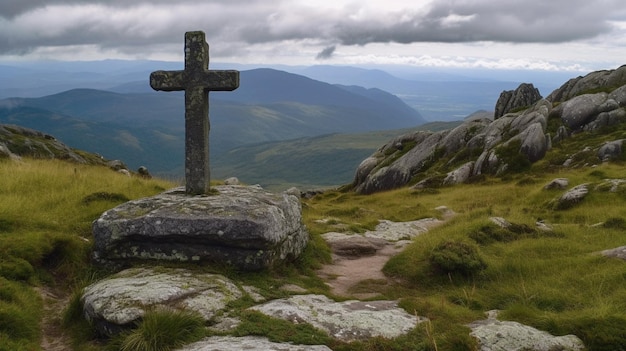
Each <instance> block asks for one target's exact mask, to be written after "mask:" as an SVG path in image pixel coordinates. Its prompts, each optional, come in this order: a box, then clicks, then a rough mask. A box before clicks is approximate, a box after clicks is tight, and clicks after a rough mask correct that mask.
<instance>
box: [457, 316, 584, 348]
mask: <svg viewBox="0 0 626 351" xmlns="http://www.w3.org/2000/svg"><path fill="white" fill-rule="evenodd" d="M469 327H470V328H471V329H472V332H471V333H470V335H471V336H473V337H474V338H476V339H477V341H478V345H479V350H480V351H526V350H533V351H553V350H562V351H578V350H584V349H585V345H584V344H583V342H582V341H581V340H580V339H579V338H578V337H576V336H575V335H565V336H554V335H551V334H549V333H547V332H544V331H541V330H538V329H535V328H533V327H530V326H527V325H523V324H520V323H517V322H510V321H499V320H497V319H495V318H488V319H486V320H481V321H476V322H473V323H471V324H470V325H469Z"/></svg>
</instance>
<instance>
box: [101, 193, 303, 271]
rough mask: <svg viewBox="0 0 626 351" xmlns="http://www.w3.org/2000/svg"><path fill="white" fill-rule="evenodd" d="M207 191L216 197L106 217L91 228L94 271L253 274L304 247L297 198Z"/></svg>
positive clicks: (126, 208) (129, 206)
mask: <svg viewBox="0 0 626 351" xmlns="http://www.w3.org/2000/svg"><path fill="white" fill-rule="evenodd" d="M212 189H213V190H214V191H215V192H216V194H214V195H208V196H203V195H199V196H188V195H186V194H185V193H184V191H183V189H174V190H171V191H168V192H165V193H162V194H159V195H156V196H153V197H149V198H144V199H139V200H134V201H129V202H127V203H124V204H122V205H119V206H117V207H115V208H113V209H111V210H108V211H106V212H105V213H103V214H102V216H101V217H100V218H99V219H98V220H96V221H94V223H93V235H94V250H93V258H94V261H95V263H97V264H100V265H111V266H113V267H124V266H126V265H127V264H128V262H130V261H133V260H148V261H150V260H152V261H154V260H167V261H179V262H197V263H207V262H209V263H218V264H226V265H230V266H233V267H235V268H237V269H241V270H248V271H255V270H261V269H264V268H267V267H269V266H271V265H273V264H274V263H276V262H279V261H284V260H288V259H293V258H296V257H298V256H299V255H300V253H301V252H302V251H303V250H304V248H305V247H306V245H307V242H308V238H309V237H308V233H307V231H306V229H305V227H304V225H303V223H302V215H301V204H300V200H299V199H298V198H297V197H296V196H293V195H288V194H285V193H283V194H274V193H269V192H266V191H264V190H263V189H261V188H260V187H256V186H252V187H246V186H235V185H230V186H229V185H223V186H217V187H213V188H212Z"/></svg>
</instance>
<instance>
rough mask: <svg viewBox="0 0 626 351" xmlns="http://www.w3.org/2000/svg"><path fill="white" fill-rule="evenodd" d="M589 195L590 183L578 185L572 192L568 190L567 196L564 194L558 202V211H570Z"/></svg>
mask: <svg viewBox="0 0 626 351" xmlns="http://www.w3.org/2000/svg"><path fill="white" fill-rule="evenodd" d="M588 193H589V183H585V184H580V185H577V186H575V187H573V188H571V189H570V190H568V191H567V192H566V193H565V194H563V195H562V196H561V197H560V198H559V199H558V200H557V208H558V209H568V208H570V207H572V206H574V205H576V204H577V203H579V202H581V201H583V199H584V198H585V197H586V196H587V194H588Z"/></svg>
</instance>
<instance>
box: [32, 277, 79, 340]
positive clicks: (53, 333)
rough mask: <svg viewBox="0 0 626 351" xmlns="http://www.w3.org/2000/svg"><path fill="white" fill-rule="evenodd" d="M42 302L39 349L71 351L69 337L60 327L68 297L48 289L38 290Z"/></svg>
mask: <svg viewBox="0 0 626 351" xmlns="http://www.w3.org/2000/svg"><path fill="white" fill-rule="evenodd" d="M37 291H38V292H39V294H40V295H41V298H42V300H43V306H44V307H43V317H42V319H41V336H42V337H41V349H42V350H44V351H72V349H73V348H72V346H71V342H70V338H69V336H67V335H66V334H65V331H64V330H63V328H62V326H61V319H62V318H63V311H64V310H65V308H66V307H67V304H68V302H69V296H68V295H67V294H62V293H59V292H56V291H54V290H53V289H52V288H50V287H42V288H38V289H37Z"/></svg>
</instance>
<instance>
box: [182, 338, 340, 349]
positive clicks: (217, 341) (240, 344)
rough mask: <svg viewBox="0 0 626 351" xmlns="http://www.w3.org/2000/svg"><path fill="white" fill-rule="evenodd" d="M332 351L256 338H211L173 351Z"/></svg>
mask: <svg viewBox="0 0 626 351" xmlns="http://www.w3.org/2000/svg"><path fill="white" fill-rule="evenodd" d="M216 350H219V351H241V350H249V351H257V350H258V351H332V350H331V349H329V348H328V347H327V346H324V345H294V344H288V343H275V342H271V341H269V340H267V339H266V338H262V337H258V336H244V337H240V338H237V337H232V336H213V337H210V338H206V339H204V340H201V341H198V342H195V343H193V344H189V345H187V346H185V347H183V348H182V349H177V350H175V351H216Z"/></svg>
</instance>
